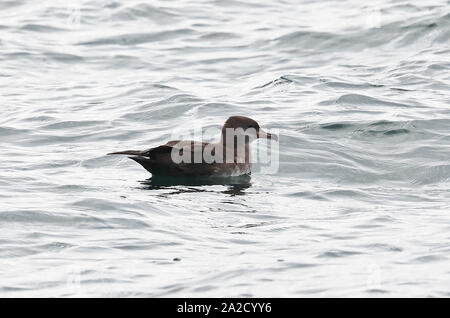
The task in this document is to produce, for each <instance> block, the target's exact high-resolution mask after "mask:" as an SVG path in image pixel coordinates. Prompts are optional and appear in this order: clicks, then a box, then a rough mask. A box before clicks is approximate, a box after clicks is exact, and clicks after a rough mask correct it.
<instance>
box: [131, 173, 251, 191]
mask: <svg viewBox="0 0 450 318" xmlns="http://www.w3.org/2000/svg"><path fill="white" fill-rule="evenodd" d="M250 181H251V177H250V175H242V176H238V177H229V178H175V177H159V176H152V177H151V178H149V179H146V180H143V181H140V183H141V184H142V187H140V189H143V190H175V191H173V192H170V193H165V195H167V194H170V195H172V194H181V193H189V192H190V193H192V192H216V191H212V190H210V189H208V188H207V187H205V186H213V185H222V186H227V189H226V190H224V191H220V192H221V193H224V194H228V195H230V196H236V195H245V194H246V192H245V190H246V189H248V188H250V187H251V185H252V184H251V182H250Z"/></svg>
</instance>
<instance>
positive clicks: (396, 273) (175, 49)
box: [0, 0, 450, 297]
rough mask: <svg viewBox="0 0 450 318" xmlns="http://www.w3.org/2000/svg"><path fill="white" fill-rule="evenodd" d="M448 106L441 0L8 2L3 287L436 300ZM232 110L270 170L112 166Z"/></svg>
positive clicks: (447, 223)
mask: <svg viewBox="0 0 450 318" xmlns="http://www.w3.org/2000/svg"><path fill="white" fill-rule="evenodd" d="M449 105H450V2H449V1H394V0H391V1H388V0H386V1H372V2H370V4H369V2H367V4H363V3H362V2H361V1H331V0H327V1H294V0H285V1H281V0H280V1H255V0H252V1H250V0H245V1H240V0H237V1H235V0H233V1H210V0H208V1H207V0H198V1H135V0H130V1H129V0H127V1H125V0H116V1H109V0H108V1H107V0H91V1H62V0H61V1H58V0H54V1H53V0H52V1H50V0H49V1H31V0H15V1H5V0H2V1H1V2H0V114H1V116H0V150H1V151H0V296H7V297H13V296H102V297H110V296H124V297H136V296H159V297H168V296H197V297H203V296H208V297H209V296H255V297H256V296H264V297H266V296H267V297H270V296H273V297H281V296H293V297H305V296H306V297H310V296H339V297H341V296H362V297H377V296H388V297H391V296H408V297H410V296H447V297H448V296H450V261H449V253H450V234H449V233H450V191H449V181H450V161H449V158H450V110H449ZM231 115H245V116H249V117H252V118H254V119H256V120H257V121H258V122H260V123H261V125H262V127H263V128H264V129H266V130H268V131H275V130H277V131H278V133H279V139H280V143H279V166H278V168H277V169H276V171H269V172H267V171H266V172H264V171H262V170H261V171H256V172H254V173H253V174H252V176H251V178H250V179H247V180H238V181H233V182H217V183H213V182H211V183H189V182H188V183H180V184H172V183H156V182H154V180H152V179H149V178H150V177H151V175H150V174H149V173H147V172H146V171H145V170H144V169H143V168H142V167H140V166H139V165H137V164H136V163H135V162H133V161H132V160H129V159H127V158H126V157H118V156H106V155H105V154H106V153H108V152H111V151H118V150H126V149H145V148H149V147H151V146H156V145H159V144H161V143H165V142H166V141H167V140H169V139H171V137H172V136H173V133H174V130H178V131H181V132H183V133H190V131H191V130H192V127H194V126H195V125H197V126H198V125H200V124H201V125H202V126H203V128H204V129H208V128H216V129H218V128H220V127H221V125H222V123H223V122H224V121H225V119H226V118H227V117H228V116H231ZM216 137H217V136H214V134H210V135H207V136H206V138H207V139H208V140H213V139H214V138H216ZM255 146H256V148H259V147H263V145H261V144H260V143H256V144H255Z"/></svg>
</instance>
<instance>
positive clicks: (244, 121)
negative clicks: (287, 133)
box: [108, 116, 278, 177]
mask: <svg viewBox="0 0 450 318" xmlns="http://www.w3.org/2000/svg"><path fill="white" fill-rule="evenodd" d="M257 138H266V139H274V140H278V137H277V136H276V135H273V134H270V133H267V132H265V131H263V130H262V129H261V128H260V127H259V124H258V123H257V122H256V121H255V120H253V119H251V118H248V117H244V116H232V117H230V118H228V119H227V121H226V122H225V124H224V125H223V127H222V132H221V137H220V141H219V142H217V143H207V142H198V141H191V140H172V141H169V142H167V143H166V144H165V145H162V146H159V147H154V148H150V149H147V150H143V151H139V150H126V151H119V152H113V153H109V154H108V155H131V157H129V158H131V159H133V160H134V161H136V162H137V163H139V164H141V165H142V166H143V167H144V168H145V169H146V170H147V171H149V172H150V173H152V176H168V177H210V176H211V177H231V176H239V175H245V174H250V172H251V158H250V153H251V150H250V144H251V142H252V141H254V140H256V139H257Z"/></svg>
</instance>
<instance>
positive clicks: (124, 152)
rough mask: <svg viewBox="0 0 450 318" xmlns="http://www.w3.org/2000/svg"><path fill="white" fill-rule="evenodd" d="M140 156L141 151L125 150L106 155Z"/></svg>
mask: <svg viewBox="0 0 450 318" xmlns="http://www.w3.org/2000/svg"><path fill="white" fill-rule="evenodd" d="M141 154H142V151H139V150H125V151H118V152H110V153H108V155H132V156H139V155H141Z"/></svg>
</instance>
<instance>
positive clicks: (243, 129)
mask: <svg viewBox="0 0 450 318" xmlns="http://www.w3.org/2000/svg"><path fill="white" fill-rule="evenodd" d="M230 133H231V134H233V135H241V134H244V135H245V136H248V137H249V141H253V140H255V139H257V138H266V139H274V140H278V137H277V136H276V135H273V134H270V133H267V132H265V131H264V130H262V129H261V127H259V124H258V123H257V122H256V121H255V120H253V119H251V118H249V117H245V116H231V117H229V118H228V119H227V121H226V122H225V124H224V125H223V127H222V139H224V138H225V137H226V136H227V135H228V134H230Z"/></svg>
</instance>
